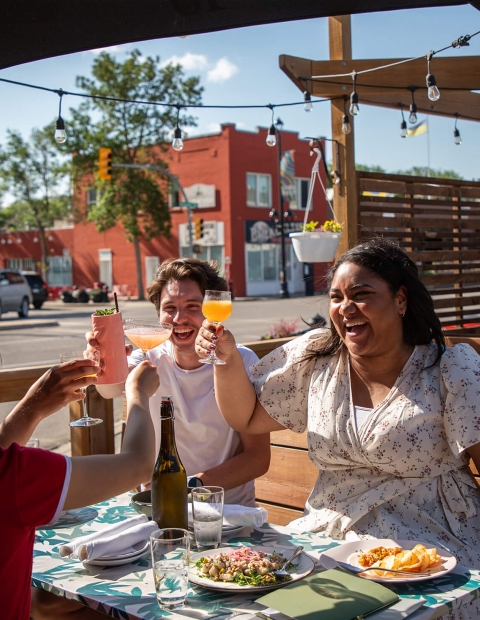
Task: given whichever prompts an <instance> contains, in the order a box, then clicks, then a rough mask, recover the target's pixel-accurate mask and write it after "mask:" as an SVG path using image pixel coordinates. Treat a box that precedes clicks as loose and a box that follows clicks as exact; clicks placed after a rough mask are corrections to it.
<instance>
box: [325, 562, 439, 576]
mask: <svg viewBox="0 0 480 620" xmlns="http://www.w3.org/2000/svg"><path fill="white" fill-rule="evenodd" d="M335 562H336V563H337V565H338V566H339V567H340V568H343V570H345V571H347V572H349V573H364V572H365V571H367V570H383V571H385V572H386V573H398V574H399V575H410V577H431V576H432V575H431V573H413V572H411V571H406V570H394V569H393V568H380V567H379V566H369V567H368V568H362V567H360V566H353V564H347V563H346V562H340V561H339V560H335Z"/></svg>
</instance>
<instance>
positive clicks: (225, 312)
mask: <svg viewBox="0 0 480 620" xmlns="http://www.w3.org/2000/svg"><path fill="white" fill-rule="evenodd" d="M202 313H203V316H204V317H205V318H206V319H208V320H209V321H210V323H213V324H214V325H215V327H217V326H218V325H221V324H222V322H223V321H226V320H227V319H228V317H229V316H230V315H231V314H232V295H231V294H230V292H229V291H205V296H204V298H203V304H202ZM200 362H202V364H215V365H216V366H219V365H221V364H225V362H224V361H222V360H221V359H220V358H219V357H217V355H216V353H215V351H212V352H211V353H210V354H209V355H208V357H206V358H205V359H203V360H200Z"/></svg>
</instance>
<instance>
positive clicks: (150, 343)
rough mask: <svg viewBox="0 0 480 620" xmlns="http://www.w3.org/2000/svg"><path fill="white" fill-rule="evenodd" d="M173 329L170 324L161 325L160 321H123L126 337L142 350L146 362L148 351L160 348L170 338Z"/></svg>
mask: <svg viewBox="0 0 480 620" xmlns="http://www.w3.org/2000/svg"><path fill="white" fill-rule="evenodd" d="M172 328H173V326H172V325H171V324H170V323H159V322H158V321H142V320H140V319H125V320H124V321H123V331H124V333H125V336H126V337H127V338H128V339H129V340H130V342H133V344H135V345H136V346H137V347H138V348H139V349H142V353H143V359H144V360H146V359H147V356H146V355H145V353H146V352H147V351H150V349H154V348H155V347H158V346H159V345H160V344H163V343H164V342H165V341H166V340H168V339H169V338H170V336H171V334H172Z"/></svg>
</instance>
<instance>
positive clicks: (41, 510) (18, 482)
mask: <svg viewBox="0 0 480 620" xmlns="http://www.w3.org/2000/svg"><path fill="white" fill-rule="evenodd" d="M9 452H10V454H9V461H10V462H9V467H8V470H9V474H11V483H12V487H11V489H12V497H14V498H15V504H14V505H15V509H16V513H17V519H18V522H19V523H20V524H21V525H24V526H34V527H36V526H38V525H45V524H47V523H50V522H51V520H52V519H53V517H54V516H55V514H56V513H57V508H58V504H59V501H60V499H61V498H64V496H65V494H64V492H63V491H64V485H65V479H66V478H65V477H66V473H67V462H66V460H65V457H64V456H63V455H61V454H56V453H54V452H49V451H48V450H40V449H38V448H22V447H20V446H18V445H17V444H12V446H10V448H9ZM62 503H63V502H62Z"/></svg>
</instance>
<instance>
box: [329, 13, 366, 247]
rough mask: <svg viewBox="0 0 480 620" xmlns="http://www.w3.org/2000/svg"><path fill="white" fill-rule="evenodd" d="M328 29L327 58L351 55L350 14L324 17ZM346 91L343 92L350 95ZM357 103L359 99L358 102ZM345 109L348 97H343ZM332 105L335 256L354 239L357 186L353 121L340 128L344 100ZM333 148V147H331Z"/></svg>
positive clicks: (356, 228)
mask: <svg viewBox="0 0 480 620" xmlns="http://www.w3.org/2000/svg"><path fill="white" fill-rule="evenodd" d="M328 33H329V44H330V60H351V59H352V37H351V26H350V15H341V16H338V17H329V18H328ZM352 85H353V82H352ZM350 93H351V90H350V91H345V96H346V97H348V98H349V97H350ZM360 104H361V102H360ZM346 105H347V110H348V107H349V105H350V100H349V99H348V101H347V104H346ZM331 109H332V138H333V140H336V141H337V143H338V159H339V161H335V159H336V158H334V161H333V165H334V167H335V168H336V169H337V170H339V172H340V183H339V184H338V185H334V192H335V193H334V206H335V215H336V217H337V219H338V221H339V222H340V223H341V224H343V234H342V236H341V238H340V244H339V247H338V251H337V257H338V256H339V255H340V254H342V253H343V252H345V250H347V249H348V248H351V247H352V246H353V245H355V244H356V243H358V239H359V229H358V186H357V177H356V174H355V140H354V121H353V117H351V116H350V125H351V127H352V131H351V132H350V133H349V134H346V135H345V134H344V133H343V132H342V123H343V115H344V113H345V112H344V101H343V100H341V99H336V100H334V101H332V103H331ZM334 151H335V149H334Z"/></svg>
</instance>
